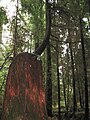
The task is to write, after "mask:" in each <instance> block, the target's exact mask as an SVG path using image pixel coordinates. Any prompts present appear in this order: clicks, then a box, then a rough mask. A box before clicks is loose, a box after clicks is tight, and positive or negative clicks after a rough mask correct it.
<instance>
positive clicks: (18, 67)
mask: <svg viewBox="0 0 90 120" xmlns="http://www.w3.org/2000/svg"><path fill="white" fill-rule="evenodd" d="M42 79H43V75H42V68H41V62H40V61H39V60H37V56H35V55H33V54H29V53H21V54H19V55H17V56H16V57H15V59H14V60H13V62H12V63H11V65H10V68H9V73H8V76H7V82H6V89H5V96H4V103H3V113H2V117H1V120H47V112H46V107H45V106H46V104H45V95H44V88H43V81H42Z"/></svg>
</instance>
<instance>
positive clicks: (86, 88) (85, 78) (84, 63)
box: [79, 16, 89, 120]
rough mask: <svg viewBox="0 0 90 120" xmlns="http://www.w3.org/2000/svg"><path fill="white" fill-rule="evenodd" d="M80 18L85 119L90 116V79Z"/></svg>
mask: <svg viewBox="0 0 90 120" xmlns="http://www.w3.org/2000/svg"><path fill="white" fill-rule="evenodd" d="M79 20H80V33H81V45H82V57H83V71H84V84H85V120H88V117H89V103H88V80H87V67H86V58H85V46H84V37H83V26H82V18H81V16H79Z"/></svg>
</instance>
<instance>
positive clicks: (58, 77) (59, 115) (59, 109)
mask: <svg viewBox="0 0 90 120" xmlns="http://www.w3.org/2000/svg"><path fill="white" fill-rule="evenodd" d="M56 47H57V57H56V62H57V83H58V84H57V85H58V120H60V118H61V105H60V76H59V58H58V42H57V43H56Z"/></svg>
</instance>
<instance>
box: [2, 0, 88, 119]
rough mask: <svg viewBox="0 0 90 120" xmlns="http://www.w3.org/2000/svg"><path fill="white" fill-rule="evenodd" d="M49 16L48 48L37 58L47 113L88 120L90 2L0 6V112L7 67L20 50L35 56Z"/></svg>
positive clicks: (27, 1) (34, 0) (29, 1)
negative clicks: (39, 60) (41, 75)
mask: <svg viewBox="0 0 90 120" xmlns="http://www.w3.org/2000/svg"><path fill="white" fill-rule="evenodd" d="M2 1H3V0H1V1H0V2H2ZM9 5H10V6H12V7H13V8H15V9H14V11H13V12H12V11H11V10H10V9H9ZM47 6H48V7H47ZM47 11H49V14H48V16H47ZM11 12H12V13H11ZM11 14H12V15H11ZM48 17H49V20H50V21H49V22H50V24H49V25H50V26H49V30H48V37H47V39H48V42H47V43H45V44H46V45H47V46H46V49H45V50H44V51H43V52H42V54H41V55H39V56H38V59H41V60H42V68H43V76H44V80H43V84H44V87H45V94H46V107H47V113H48V116H50V117H51V116H52V115H56V116H57V115H58V118H59V119H60V117H61V115H62V114H63V113H65V114H69V113H70V114H71V113H73V115H75V114H76V113H78V112H80V113H81V114H83V115H84V113H85V116H84V117H85V120H88V117H89V115H90V114H89V109H90V96H89V94H90V0H74V1H73V0H46V1H45V0H9V2H8V4H7V7H5V5H4V6H3V5H2V4H1V5H0V102H1V103H0V110H2V101H3V96H4V93H5V85H6V78H7V73H8V69H9V65H10V64H11V62H12V60H13V58H14V57H15V56H16V55H18V54H19V53H22V52H28V53H32V54H34V51H35V50H36V49H37V48H38V47H39V46H40V45H41V44H42V42H43V40H44V38H45V34H46V31H47V28H48V25H47V21H48ZM35 54H36V53H35Z"/></svg>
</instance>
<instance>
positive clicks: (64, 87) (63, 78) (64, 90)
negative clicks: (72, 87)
mask: <svg viewBox="0 0 90 120" xmlns="http://www.w3.org/2000/svg"><path fill="white" fill-rule="evenodd" d="M62 83H63V92H64V101H65V107H66V111H67V100H66V85H65V77H64V70H63V67H62Z"/></svg>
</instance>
